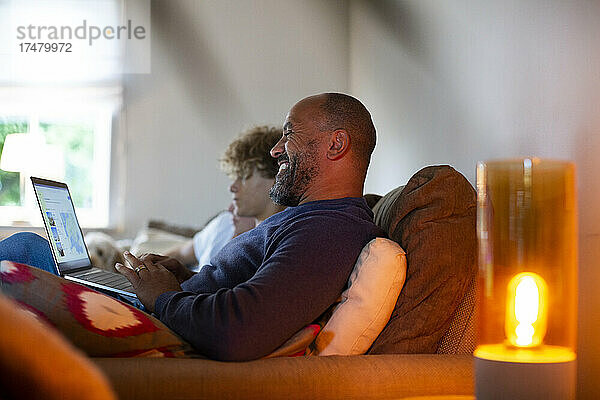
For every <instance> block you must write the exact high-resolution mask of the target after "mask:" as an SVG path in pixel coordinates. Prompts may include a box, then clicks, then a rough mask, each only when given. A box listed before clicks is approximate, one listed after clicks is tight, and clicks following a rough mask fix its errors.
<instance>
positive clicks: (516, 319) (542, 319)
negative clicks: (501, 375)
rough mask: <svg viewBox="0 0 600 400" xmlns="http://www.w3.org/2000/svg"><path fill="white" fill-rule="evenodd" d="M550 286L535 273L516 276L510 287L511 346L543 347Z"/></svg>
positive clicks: (508, 329) (508, 330)
mask: <svg viewBox="0 0 600 400" xmlns="http://www.w3.org/2000/svg"><path fill="white" fill-rule="evenodd" d="M547 292H548V286H547V285H546V282H545V281H544V279H543V278H542V277H541V276H539V275H537V274H534V273H533V272H523V273H520V274H518V275H516V276H514V277H513V278H512V279H511V280H510V282H509V284H508V288H507V300H506V322H505V333H506V338H507V339H508V343H509V344H510V345H512V346H515V347H524V348H531V347H536V346H539V345H541V344H542V342H543V341H544V336H545V335H546V327H547V320H548V307H547V303H548V293H547Z"/></svg>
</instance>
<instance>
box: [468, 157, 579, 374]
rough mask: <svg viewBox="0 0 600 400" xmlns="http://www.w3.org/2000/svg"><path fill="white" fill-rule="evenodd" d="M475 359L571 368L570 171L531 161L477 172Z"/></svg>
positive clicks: (573, 220) (573, 228) (573, 236)
mask: <svg viewBox="0 0 600 400" xmlns="http://www.w3.org/2000/svg"><path fill="white" fill-rule="evenodd" d="M477 193H478V200H477V201H478V204H477V207H478V216H477V225H478V226H477V233H478V238H479V292H478V313H479V314H478V315H479V324H478V335H477V337H478V338H477V348H476V350H475V356H476V357H477V358H480V359H486V360H494V361H505V362H517V363H561V362H569V361H573V360H574V359H575V358H576V357H575V345H576V308H577V202H576V195H575V167H574V165H573V164H571V163H568V162H562V161H551V160H541V159H536V158H531V159H518V160H506V161H490V162H485V163H480V164H479V165H478V166H477Z"/></svg>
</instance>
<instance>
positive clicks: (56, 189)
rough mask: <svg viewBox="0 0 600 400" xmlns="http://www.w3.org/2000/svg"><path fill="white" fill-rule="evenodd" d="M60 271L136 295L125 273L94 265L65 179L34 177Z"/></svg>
mask: <svg viewBox="0 0 600 400" xmlns="http://www.w3.org/2000/svg"><path fill="white" fill-rule="evenodd" d="M31 182H32V183H33V189H34V191H35V197H36V198H37V201H38V204H39V206H40V211H41V212H42V219H43V220H44V227H45V228H46V234H47V235H48V241H49V242H50V249H51V250H52V257H53V258H54V262H55V264H56V267H57V269H58V273H59V275H60V276H62V277H63V278H65V279H68V280H71V281H74V282H78V283H81V284H84V285H87V286H90V287H93V288H97V289H102V290H106V291H109V292H114V293H118V294H123V295H127V296H133V297H136V295H135V292H134V290H133V286H132V285H131V283H130V282H129V281H128V280H127V278H125V277H124V276H123V275H121V274H119V273H116V272H110V271H106V270H104V269H100V268H95V267H93V266H92V262H91V260H90V256H89V253H88V249H87V246H86V245H85V242H84V240H83V233H82V232H81V227H80V226H79V222H78V221H77V216H76V215H75V207H74V206H73V200H72V199H71V194H70V193H69V188H68V187H67V185H66V184H65V183H61V182H55V181H50V180H47V179H41V178H35V177H31Z"/></svg>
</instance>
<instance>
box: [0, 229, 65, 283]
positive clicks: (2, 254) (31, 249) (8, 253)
mask: <svg viewBox="0 0 600 400" xmlns="http://www.w3.org/2000/svg"><path fill="white" fill-rule="evenodd" d="M0 260H9V261H14V262H18V263H21V264H27V265H31V266H32V267H36V268H39V269H43V270H44V271H48V272H51V273H53V274H54V275H58V270H57V269H56V265H55V264H54V259H53V258H52V253H51V252H50V244H49V243H48V241H47V240H46V239H44V238H43V237H41V236H40V235H38V234H35V233H33V232H18V233H15V234H13V235H11V236H9V237H7V238H6V239H4V240H2V241H0Z"/></svg>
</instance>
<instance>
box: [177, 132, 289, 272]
mask: <svg viewBox="0 0 600 400" xmlns="http://www.w3.org/2000/svg"><path fill="white" fill-rule="evenodd" d="M280 137H281V128H275V127H272V126H257V127H254V128H252V129H249V130H247V131H245V132H243V133H242V134H241V135H240V136H238V137H237V138H236V139H235V140H234V141H233V142H231V143H230V144H229V146H227V149H226V150H225V153H224V154H223V156H222V157H221V160H220V161H221V169H222V170H223V171H225V173H227V175H228V176H229V178H231V180H232V181H233V183H232V184H231V185H230V186H229V191H230V192H231V197H232V201H233V202H232V204H231V206H230V208H229V210H228V211H224V212H222V213H220V214H218V215H217V216H216V217H215V218H213V219H212V220H211V221H210V222H209V223H208V224H207V225H206V227H204V229H202V230H201V231H200V232H198V233H196V235H194V238H193V239H190V240H189V241H188V242H187V243H185V244H183V245H182V246H180V247H178V248H176V249H174V250H171V251H170V252H169V253H167V254H166V256H169V257H172V258H175V259H176V260H178V261H179V262H181V263H182V264H184V265H187V266H192V271H195V272H197V271H198V270H199V268H200V267H202V266H203V265H205V264H208V263H209V262H210V260H211V258H212V257H213V256H214V255H215V254H217V253H218V252H219V251H220V250H221V248H223V246H225V244H226V243H227V242H229V241H230V240H231V239H232V238H233V237H235V236H238V235H239V234H241V233H243V232H246V231H248V230H250V229H252V228H254V227H255V226H256V225H258V224H260V223H261V222H262V221H264V220H265V219H267V218H268V217H270V216H271V215H273V214H275V213H277V212H279V211H281V210H283V209H284V208H285V207H283V206H280V205H277V204H274V203H273V201H271V199H270V198H269V189H270V188H271V186H273V183H274V182H275V175H276V174H277V171H278V169H279V166H278V165H277V160H275V159H274V158H272V157H271V156H270V155H269V150H270V149H271V148H272V147H273V146H274V145H275V143H277V141H278V140H279V138H280Z"/></svg>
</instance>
